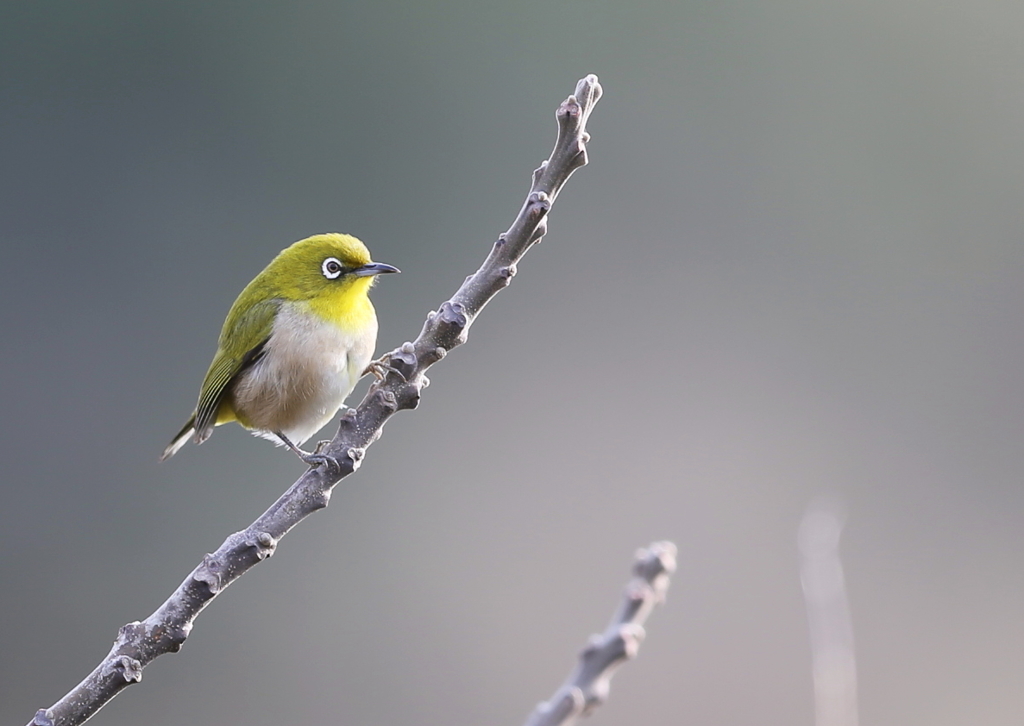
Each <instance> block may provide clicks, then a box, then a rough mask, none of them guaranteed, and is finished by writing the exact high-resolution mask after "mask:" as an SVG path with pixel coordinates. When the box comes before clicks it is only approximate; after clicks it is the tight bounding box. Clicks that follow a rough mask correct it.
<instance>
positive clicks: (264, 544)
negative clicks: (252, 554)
mask: <svg viewBox="0 0 1024 726" xmlns="http://www.w3.org/2000/svg"><path fill="white" fill-rule="evenodd" d="M249 546H250V547H252V548H253V549H255V550H256V559H259V560H265V559H267V558H268V557H270V556H271V555H273V554H274V550H276V549H277V540H275V539H274V536H273V535H272V534H270V532H258V533H256V536H255V537H253V538H252V540H251V541H250V542H249Z"/></svg>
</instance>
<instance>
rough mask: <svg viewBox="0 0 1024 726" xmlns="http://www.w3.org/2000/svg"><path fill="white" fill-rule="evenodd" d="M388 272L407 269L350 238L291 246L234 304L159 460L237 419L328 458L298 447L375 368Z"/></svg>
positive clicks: (312, 457) (307, 457)
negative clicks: (187, 410) (374, 296)
mask: <svg viewBox="0 0 1024 726" xmlns="http://www.w3.org/2000/svg"><path fill="white" fill-rule="evenodd" d="M385 272H398V268H396V267H392V266H391V265H385V264H383V263H380V262H372V261H371V260H370V253H369V251H367V249H366V246H365V245H364V244H363V243H362V242H360V241H359V240H358V239H356V238H355V237H352V236H351V235H347V234H318V235H314V236H313V237H309V238H308V239H304V240H301V241H299V242H296V243H295V244H293V245H292V246H291V247H288V248H287V249H285V250H282V251H281V253H280V254H278V256H277V257H275V258H274V260H273V261H272V262H271V263H270V264H269V265H267V267H266V269H265V270H263V272H261V273H260V274H258V275H257V276H256V278H255V279H254V280H253V281H252V282H250V283H249V284H248V285H246V287H245V289H244V290H242V293H241V294H240V295H239V296H238V299H237V300H235V303H234V305H232V306H231V310H230V311H229V312H228V316H227V319H226V320H225V321H224V327H223V328H222V329H221V332H220V340H219V341H218V343H217V353H216V355H214V356H213V362H212V363H211V364H210V369H209V371H207V373H206V378H205V379H204V380H203V386H202V388H201V389H200V391H199V403H197V404H196V410H195V411H194V412H193V414H192V417H191V418H190V419H189V420H188V423H186V424H185V425H184V426H183V427H182V429H181V431H179V432H178V435H177V436H175V437H174V440H173V441H171V443H170V445H168V447H167V448H166V449H164V453H163V455H162V456H161V457H160V460H161V461H163V460H164V459H167V458H169V457H171V456H173V455H174V454H175V453H176V452H177V451H178V449H180V448H181V447H182V446H184V445H185V444H186V442H188V440H189V439H190V438H191V439H192V440H193V441H195V442H196V443H197V444H201V443H203V442H204V441H206V439H208V438H210V434H211V433H213V428H214V426H219V425H220V424H223V423H229V422H231V421H237V422H238V423H240V424H241V425H242V426H244V427H245V428H247V429H250V430H251V431H252V432H253V433H254V434H256V435H257V436H262V437H264V438H267V439H271V440H276V441H279V442H280V443H282V444H284V445H285V446H287V447H288V448H289V449H291V450H292V451H294V452H295V453H296V454H298V456H299V457H300V458H301V459H302V460H303V461H305V462H306V463H307V464H310V465H313V464H318V463H320V462H322V461H324V460H325V459H326V457H323V456H320V455H317V454H310V453H307V452H305V451H303V450H302V449H300V448H299V446H300V445H302V443H303V442H305V441H306V440H307V439H308V438H309V437H310V436H312V435H313V434H315V433H316V432H317V431H319V430H320V429H321V428H322V427H323V426H324V425H325V424H326V423H327V422H328V421H330V420H331V419H332V418H333V417H334V414H335V413H337V412H338V409H339V408H341V405H342V403H343V402H344V400H345V398H346V396H348V394H349V393H351V392H352V389H353V388H354V387H355V385H356V382H357V381H358V380H359V379H360V378H361V377H362V376H363V374H364V373H365V372H366V371H367V366H368V365H369V363H370V359H371V358H372V356H373V349H374V347H375V346H376V344H377V314H376V312H375V311H374V309H373V305H372V304H371V303H370V298H369V296H368V294H367V293H369V291H370V288H371V287H372V286H373V283H374V281H375V280H376V276H377V275H380V274H382V273H385Z"/></svg>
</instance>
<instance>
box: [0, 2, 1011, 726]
mask: <svg viewBox="0 0 1024 726" xmlns="http://www.w3.org/2000/svg"><path fill="white" fill-rule="evenodd" d="M586 73H596V74H598V75H599V76H600V78H601V81H602V83H603V85H604V87H605V91H606V93H605V97H604V99H603V100H602V101H601V103H600V104H599V105H598V107H597V110H596V112H595V114H594V116H593V119H592V123H591V131H592V133H593V142H592V144H591V165H590V166H589V167H587V168H586V169H584V170H582V171H580V172H579V173H578V174H577V175H576V176H575V177H574V178H573V179H572V180H571V181H570V183H569V184H568V186H567V187H566V189H565V191H564V193H563V194H562V196H561V197H560V199H559V203H558V205H557V206H556V207H555V210H554V213H553V216H552V219H551V226H550V234H549V235H548V237H547V238H546V240H545V242H544V243H543V244H542V245H540V246H539V247H538V248H536V249H534V250H533V251H531V252H530V254H529V255H528V256H527V257H526V259H525V260H524V261H523V263H522V264H521V265H520V274H519V276H518V277H517V278H516V280H515V283H514V284H513V285H512V287H511V288H510V289H509V290H508V291H506V292H504V293H502V294H501V295H500V296H499V297H498V298H497V299H496V300H495V301H494V303H492V305H491V306H490V307H488V309H487V310H486V311H485V313H484V315H483V316H482V317H481V318H480V320H479V322H478V324H477V325H476V326H475V327H474V328H473V331H472V335H471V337H470V340H469V343H468V344H467V345H466V346H464V347H463V348H460V349H458V350H457V351H455V352H454V353H453V354H452V355H451V356H450V357H449V358H448V359H446V360H445V361H444V362H443V363H442V364H441V365H439V366H437V367H436V368H434V370H433V371H432V373H431V379H432V382H433V385H432V386H431V387H430V389H429V390H428V391H426V393H425V397H424V400H423V402H422V405H421V407H420V409H419V410H418V411H416V412H414V413H403V414H400V415H399V416H397V417H396V418H395V419H393V420H392V421H391V423H389V424H388V426H387V428H386V430H385V432H384V436H383V438H382V439H381V440H380V441H379V442H378V443H377V444H376V445H375V446H373V447H372V449H370V451H369V453H368V457H367V460H366V462H365V463H364V466H363V467H362V469H361V470H360V471H359V472H358V474H357V475H356V476H354V477H351V478H350V479H347V480H346V481H345V482H344V483H343V484H342V485H341V486H340V487H339V488H338V489H337V491H336V492H335V494H334V497H333V500H332V504H331V507H330V508H329V509H327V510H326V511H324V512H322V513H319V514H317V515H316V516H314V517H313V518H311V519H310V520H309V521H307V522H305V523H304V524H303V525H302V526H301V527H299V528H298V529H297V530H296V531H295V532H293V533H292V534H291V535H289V536H288V537H287V538H286V539H285V540H284V541H283V543H282V545H281V547H280V549H279V551H278V553H277V554H276V555H275V556H274V557H273V558H272V559H271V560H269V561H268V562H267V563H265V564H263V565H260V566H259V567H258V568H257V569H256V570H254V571H253V572H251V573H250V574H248V575H247V576H246V577H244V578H243V579H242V580H241V581H239V582H238V583H236V584H235V585H234V586H232V587H231V588H230V589H229V590H227V591H226V592H225V593H224V594H223V595H222V597H220V598H219V599H218V600H217V601H216V602H215V603H214V604H213V605H212V606H211V608H210V609H209V610H207V611H206V612H204V613H203V614H202V615H201V616H200V618H199V620H198V621H197V623H196V627H195V630H194V631H193V635H192V637H191V638H190V640H189V641H188V642H187V643H186V644H185V647H184V649H183V650H182V652H181V653H179V654H177V655H173V656H167V657H164V658H161V659H159V660H157V661H156V662H155V663H154V664H153V665H152V666H151V667H150V668H149V669H147V670H146V672H145V679H144V681H143V683H142V684H141V685H138V686H133V687H132V688H131V689H130V690H128V691H127V692H125V693H124V694H122V695H121V696H120V697H118V698H117V699H116V700H115V701H114V702H113V703H112V704H111V705H110V706H108V707H107V708H106V709H105V710H104V711H103V712H102V713H101V714H100V716H98V717H97V719H96V720H95V723H97V724H108V725H121V724H125V725H127V724H148V725H153V726H164V725H170V724H189V725H192V724H213V723H218V724H241V723H246V724H268V725H270V724H281V723H302V722H317V723H338V724H401V723H416V724H479V723H491V724H518V723H520V722H521V721H522V720H523V719H524V718H525V716H526V715H527V714H528V713H529V711H530V710H531V709H532V708H533V706H534V704H535V703H536V702H537V701H539V700H541V699H543V698H546V697H548V695H549V694H550V693H551V692H552V691H553V690H554V689H555V687H556V686H557V685H558V683H560V682H561V680H562V678H563V677H564V676H565V675H566V674H567V672H568V671H569V670H570V668H571V667H572V665H573V663H574V659H575V657H576V653H577V651H578V650H579V649H580V647H581V646H582V645H583V644H584V642H585V640H586V638H587V636H588V635H589V634H590V633H591V632H594V631H596V630H599V629H601V628H602V627H603V626H604V624H605V622H606V620H607V618H608V617H609V616H610V614H611V612H612V610H613V608H614V607H615V605H616V603H617V601H618V597H619V593H620V591H621V588H622V586H623V584H624V583H625V582H626V579H627V575H628V568H629V565H630V562H631V558H632V553H633V551H634V549H635V548H636V547H638V546H640V545H645V544H647V543H648V542H650V541H651V540H654V539H661V538H669V539H672V540H674V541H675V542H676V543H677V544H678V545H679V548H680V552H679V560H680V567H679V572H678V574H677V576H676V578H675V580H674V582H673V585H672V588H671V591H670V593H669V601H668V603H667V604H666V606H665V607H664V608H662V609H659V610H658V611H656V612H655V613H654V615H653V617H652V618H651V620H650V621H649V628H648V630H649V636H648V639H647V642H646V643H645V644H644V646H643V648H642V649H641V652H640V656H639V659H638V660H637V662H635V663H632V664H630V665H629V666H627V667H626V668H624V669H623V670H622V671H621V672H620V673H619V675H618V676H617V678H616V680H615V682H614V683H613V688H612V695H611V700H610V702H609V703H608V705H607V706H606V707H604V708H603V709H602V710H601V711H600V712H599V713H597V714H596V715H595V716H594V717H593V718H592V722H593V723H595V724H598V723H605V724H623V723H647V724H653V725H658V726H668V725H672V726H676V725H678V724H686V723H708V724H745V723H770V724H811V723H812V721H813V701H812V685H811V668H810V664H811V657H810V651H809V644H808V635H807V624H806V614H805V611H804V604H803V600H802V596H801V591H800V581H799V570H798V566H799V558H798V551H797V537H796V535H797V527H798V524H799V522H800V518H801V516H802V513H803V512H804V509H805V507H806V506H807V504H808V502H810V501H812V500H814V499H815V498H816V497H818V496H820V495H823V494H824V495H828V496H832V497H838V498H840V499H841V500H842V501H844V502H845V508H846V529H845V531H844V535H843V541H842V543H841V546H840V551H841V553H842V556H843V562H844V566H845V570H846V578H847V587H848V590H849V593H850V599H851V603H850V607H851V611H852V616H853V621H854V628H855V633H856V643H857V658H858V668H859V677H860V709H861V716H862V720H863V722H864V723H878V724H898V723H902V724H928V725H929V726H941V725H944V724H965V723H977V724H986V725H993V724H1019V723H1021V719H1022V718H1024V689H1022V687H1021V683H1022V680H1024V678H1022V677H1024V627H1022V624H1021V614H1022V610H1024V568H1022V566H1021V565H1022V556H1024V535H1022V524H1024V487H1022V485H1021V481H1022V477H1024V453H1022V449H1024V447H1022V446H1021V433H1022V424H1024V416H1022V413H1021V411H1022V403H1024V384H1022V382H1021V368H1022V363H1024V322H1022V316H1021V310H1022V306H1024V245H1022V243H1021V230H1022V229H1024V203H1022V196H1024V7H1022V6H1021V5H1020V4H1019V3H1000V2H994V1H993V0H980V2H973V3H963V2H927V3H926V2H920V1H918V0H877V1H872V2H858V3H842V4H839V3H826V4H823V3H817V2H799V1H797V0H783V1H782V2H776V3H749V2H746V3H744V2H732V1H729V0H726V1H724V2H689V1H687V2H674V3H657V2H638V3H625V2H621V3H613V2H600V1H597V2H595V1H590V2H582V1H575V2H555V3H550V2H545V3H541V2H507V3H491V4H483V5H482V4H480V3H474V2H468V1H467V2H444V3H438V2H409V3H376V4H373V3H360V4H355V3H345V2H338V3H327V2H320V3H288V4H286V3H277V4H272V3H245V2H213V3H208V2H193V1H182V2H176V3H149V2H136V1H135V0H132V1H127V0H125V1H123V2H115V1H112V0H107V1H104V2H92V3H82V2H72V1H70V0H67V1H64V2H46V3H28V2H13V3H6V4H5V5H4V7H3V9H2V11H0V144H2V146H3V148H2V160H3V161H2V166H0V198H2V207H3V213H2V218H0V244H2V245H3V255H2V263H0V315H2V316H3V322H2V331H3V345H2V347H0V410H2V411H3V413H4V416H3V423H2V424H0V425H2V429H0V447H2V462H3V471H4V475H3V476H4V481H3V485H2V489H0V491H2V506H0V550H2V551H3V553H4V556H3V558H2V560H0V580H2V587H0V615H2V617H0V721H2V722H3V723H5V724H6V723H11V724H23V723H25V722H27V721H28V720H29V719H30V718H31V716H32V714H33V713H34V711H35V709H37V708H39V707H43V706H48V705H50V704H51V703H53V702H54V701H55V700H57V699H58V698H59V697H60V696H62V695H63V694H64V693H65V692H66V691H67V690H68V689H69V688H71V687H72V686H73V685H75V684H76V683H77V682H78V681H79V680H80V679H81V678H82V677H83V676H84V675H85V674H86V673H87V672H88V671H89V670H91V669H92V668H93V667H94V665H95V664H96V663H97V662H98V660H99V659H100V658H101V657H102V656H103V655H104V654H105V653H106V652H107V650H108V648H109V646H110V643H111V642H112V640H113V638H114V636H115V634H116V632H117V628H118V627H119V626H120V625H121V624H123V623H125V622H127V621H129V620H133V619H138V618H142V617H145V616H146V615H148V614H149V613H150V612H151V611H152V610H153V609H154V608H156V607H157V606H158V605H159V604H160V603H161V602H162V601H163V599H164V598H165V597H166V596H167V595H168V594H169V593H170V592H171V591H172V590H173V589H174V588H175V587H176V586H177V584H178V583H179V582H180V581H181V580H182V578H184V577H185V576H186V575H187V574H188V572H189V571H190V570H191V569H192V568H193V567H194V566H195V565H196V564H197V563H198V562H199V560H200V559H201V558H202V556H203V554H204V553H205V552H208V551H211V550H213V549H214V548H216V547H217V546H218V545H219V544H220V543H221V542H222V540H223V539H224V537H225V536H227V535H228V534H229V533H231V532H233V531H236V530H238V529H240V528H242V527H244V526H246V525H247V524H248V523H249V522H250V521H251V520H252V519H253V518H255V517H256V516H257V515H258V514H259V513H260V512H262V511H263V510H264V509H265V508H266V507H267V506H269V505H270V503H271V502H272V501H273V500H274V499H275V498H276V497H277V496H278V495H279V494H280V493H281V492H282V491H283V490H284V489H285V487H286V486H287V485H288V484H289V483H291V482H292V481H293V480H294V479H295V478H296V477H297V476H298V475H299V474H300V473H301V472H302V466H301V464H300V463H299V462H298V461H297V460H296V459H295V457H294V456H292V455H291V454H289V453H287V452H286V451H284V450H282V449H275V448H274V447H273V446H271V445H270V444H268V443H267V442H265V441H260V440H257V439H254V438H252V437H251V436H249V435H248V434H246V433H245V432H244V431H242V430H241V429H240V428H238V427H224V428H222V429H219V430H218V431H217V432H216V435H215V436H214V437H213V438H212V440H210V441H209V442H208V443H207V444H205V445H204V446H202V447H198V448H197V447H194V446H189V447H188V448H186V449H184V450H182V452H181V453H180V454H178V456H176V457H175V458H174V459H173V460H171V461H169V462H167V463H165V464H162V465H158V464H157V461H156V459H157V455H158V454H159V453H160V451H161V450H162V449H163V447H164V445H165V444H166V443H167V441H168V440H169V439H170V437H171V436H172V435H173V434H174V433H175V431H177V430H178V428H179V426H180V425H181V424H182V423H183V421H184V420H185V418H186V417H187V416H188V414H189V412H190V411H191V409H192V407H193V405H194V403H195V397H196V393H197V391H198V386H199V383H200V380H201V378H202V376H203V373H204V372H205V370H206V366H207V364H208V363H209V359H210V357H211V355H212V353H213V349H214V345H215V341H216V336H217V333H218V331H219V328H220V325H221V322H222V320H223V317H224V314H225V313H226V311H227V309H228V307H229V306H230V304H231V302H232V300H233V299H234V297H235V295H236V294H237V293H238V292H239V291H240V290H241V288H242V287H243V286H244V284H245V283H246V282H247V281H248V280H249V279H251V278H252V276H253V275H255V274H256V272H258V271H259V270H260V269H261V268H262V267H263V266H264V265H265V264H266V263H267V262H268V261H269V260H270V258H271V257H272V256H273V255H274V254H275V253H276V252H277V251H278V250H280V249H281V248H282V247H284V246H286V245H287V244H289V243H291V242H292V241H294V240H296V239H299V238H301V237H305V236H307V235H309V234H312V233H316V232H323V231H342V232H350V233H353V234H356V235H358V236H360V237H362V238H363V239H365V240H366V241H367V242H368V244H369V246H370V248H371V250H372V251H373V253H374V256H375V258H376V259H378V260H380V261H384V262H389V263H392V264H395V265H398V266H399V267H401V268H402V270H403V273H404V274H402V275H401V276H397V277H388V278H387V279H384V280H382V281H381V284H380V285H379V286H378V287H377V288H376V290H375V292H374V298H375V302H376V305H377V309H378V312H379V317H380V321H381V335H380V340H379V345H378V349H379V350H389V349H391V348H393V347H396V346H398V345H400V344H401V343H402V342H403V341H405V340H409V339H411V338H413V337H414V336H415V335H416V334H417V333H418V332H419V330H420V326H421V324H422V320H423V318H424V316H425V314H426V313H427V311H428V310H431V309H434V308H436V306H437V305H439V304H440V302H442V301H443V300H444V299H446V297H447V296H448V295H450V294H451V293H452V292H453V291H454V290H455V288H456V287H457V286H458V284H459V283H460V281H461V280H462V279H463V277H464V276H465V275H467V274H468V273H470V272H471V271H473V270H474V269H476V267H477V265H478V264H479V262H480V261H481V260H482V259H483V256H484V255H485V254H486V252H487V250H488V249H489V246H490V245H491V243H492V242H493V240H494V239H495V237H496V235H497V234H498V233H500V232H501V231H503V230H504V229H505V228H506V227H507V226H508V224H509V223H510V222H511V221H512V218H513V217H514V215H515V213H516V212H517V211H518V209H519V206H520V204H521V202H522V199H523V197H524V195H525V193H526V191H527V189H528V186H529V180H530V172H531V171H532V170H533V169H534V168H535V166H536V165H537V164H538V163H539V162H540V161H541V160H542V159H543V158H544V157H545V156H546V155H547V153H548V151H549V150H550V148H551V144H552V142H553V140H554V135H555V123H554V120H553V113H554V110H555V108H556V107H557V105H558V103H559V102H560V101H561V100H562V99H563V98H564V97H565V96H566V95H567V94H569V93H571V92H572V90H573V88H574V85H575V82H576V80H577V79H578V78H580V77H581V76H583V75H584V74H586ZM361 390H362V389H360V391H361ZM360 395H361V394H360ZM357 400H358V399H357ZM333 433H334V427H333V426H332V427H330V428H329V429H325V430H324V432H323V434H324V435H325V436H330V435H332V434H333Z"/></svg>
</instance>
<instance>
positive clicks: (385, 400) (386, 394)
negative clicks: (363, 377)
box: [377, 388, 398, 413]
mask: <svg viewBox="0 0 1024 726" xmlns="http://www.w3.org/2000/svg"><path fill="white" fill-rule="evenodd" d="M377 398H378V399H379V400H380V405H381V406H383V407H384V408H385V409H386V410H388V411H390V412H392V413H394V412H395V411H397V410H398V397H397V396H395V393H394V391H386V390H384V389H383V388H381V389H378V390H377Z"/></svg>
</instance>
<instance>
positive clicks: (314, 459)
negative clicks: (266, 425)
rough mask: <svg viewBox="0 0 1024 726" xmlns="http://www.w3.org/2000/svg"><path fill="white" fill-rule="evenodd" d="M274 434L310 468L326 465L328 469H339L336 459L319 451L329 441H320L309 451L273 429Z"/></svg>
mask: <svg viewBox="0 0 1024 726" xmlns="http://www.w3.org/2000/svg"><path fill="white" fill-rule="evenodd" d="M274 435H275V436H277V438H279V439H281V443H283V444H284V445H285V446H287V447H288V448H289V449H291V450H292V451H293V452H294V453H295V455H296V456H297V457H299V458H300V459H302V461H303V462H305V464H306V465H307V466H309V467H310V468H312V469H316V468H317V467H318V466H326V467H327V468H328V469H339V468H340V465H339V464H338V460H337V459H335V458H334V457H333V456H330V455H329V454H322V453H320V452H321V451H323V450H324V449H325V448H326V447H327V445H328V444H329V443H331V442H330V441H321V442H319V443H318V444H317V445H316V449H315V450H314V451H313V452H312V453H311V452H309V451H303V450H302V449H300V448H299V447H298V446H296V445H295V444H293V443H292V442H291V440H289V438H288V437H287V436H285V435H284V434H282V433H281V432H280V431H275V432H274Z"/></svg>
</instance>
